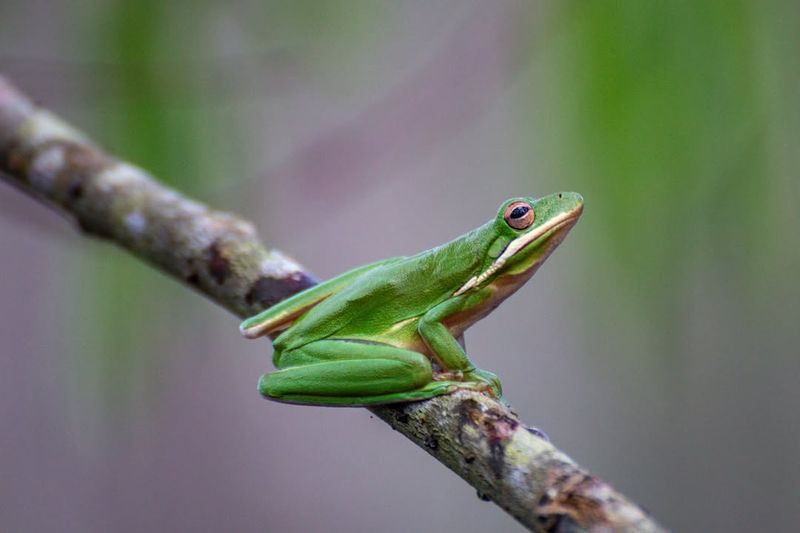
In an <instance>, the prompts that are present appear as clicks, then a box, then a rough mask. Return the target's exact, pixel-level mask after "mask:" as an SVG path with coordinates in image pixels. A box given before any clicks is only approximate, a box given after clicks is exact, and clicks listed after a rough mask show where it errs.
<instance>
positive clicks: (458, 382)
mask: <svg viewBox="0 0 800 533" xmlns="http://www.w3.org/2000/svg"><path fill="white" fill-rule="evenodd" d="M521 202H524V204H520V203H521ZM511 204H514V206H512V205H511ZM517 205H527V206H529V208H530V209H531V210H532V212H533V220H532V222H531V223H530V225H529V226H528V227H525V228H524V229H515V228H514V227H512V226H511V225H510V224H511V223H512V222H516V221H514V220H511V221H510V220H509V217H512V215H510V214H509V210H513V209H514V207H515V206H517ZM509 206H511V207H509ZM582 211H583V198H581V196H580V195H579V194H577V193H558V194H553V195H550V196H545V197H543V198H539V199H535V198H528V197H524V198H513V199H511V200H508V201H506V202H504V203H503V205H502V206H501V207H500V210H499V211H498V214H497V216H496V217H495V218H494V219H492V220H490V221H489V222H487V223H486V224H484V225H482V226H480V227H479V228H477V229H474V230H472V231H470V232H469V233H467V234H466V235H463V236H461V237H459V238H457V239H455V240H453V241H450V242H448V243H446V244H443V245H441V246H438V247H436V248H433V249H431V250H427V251H425V252H422V253H420V254H417V255H414V256H411V257H395V258H392V259H385V260H383V261H378V262H376V263H371V264H369V265H365V266H362V267H359V268H356V269H353V270H350V271H349V272H345V273H344V274H341V275H340V276H337V277H335V278H333V279H330V280H328V281H326V282H324V283H321V284H319V285H316V286H314V287H311V288H310V289H308V290H305V291H303V292H301V293H298V294H296V295H294V296H292V297H291V298H288V299H286V300H284V301H282V302H280V303H278V304H277V305H275V306H273V307H270V308H269V309H267V310H265V311H263V312H261V313H259V314H258V315H256V316H253V317H251V318H249V319H247V320H245V321H244V322H242V325H241V328H240V329H241V331H242V333H243V334H244V335H245V336H246V337H248V338H256V337H261V336H264V335H270V336H273V337H274V336H275V335H277V337H276V338H275V340H274V342H273V346H274V349H275V353H274V356H273V362H274V364H275V367H276V368H277V369H278V370H276V371H274V372H271V373H269V374H266V375H264V376H262V377H261V379H260V381H259V384H258V387H259V391H260V392H261V394H263V395H264V396H266V397H268V398H270V399H273V400H277V401H282V402H290V403H300V404H311V405H330V406H366V405H378V404H388V403H396V402H408V401H415V400H423V399H426V398H431V397H433V396H437V395H440V394H447V393H449V392H453V391H454V390H457V389H474V390H479V391H483V392H486V393H488V394H490V395H492V396H494V397H495V398H498V399H500V400H502V389H501V387H500V382H499V380H498V379H497V376H495V375H494V374H492V373H491V372H487V371H485V370H481V369H479V368H476V367H475V365H474V364H472V361H470V360H469V358H468V357H467V354H466V353H465V351H464V342H463V333H464V330H465V329H467V328H468V327H469V326H471V325H472V324H474V323H475V322H476V321H478V320H480V319H481V318H483V317H484V316H486V315H487V314H489V313H490V312H491V311H492V310H493V309H494V308H495V307H497V306H498V305H499V304H500V303H501V302H502V301H503V300H504V299H506V298H507V297H508V296H509V295H511V294H512V293H513V292H514V291H516V290H517V289H518V288H519V287H521V286H522V285H523V284H524V283H525V282H526V281H527V280H528V279H530V277H531V276H532V275H533V274H534V272H535V271H536V269H537V268H538V267H539V266H540V265H541V264H542V263H543V262H544V260H545V259H547V257H548V256H549V255H550V253H551V252H552V251H553V250H554V249H555V248H556V246H558V244H559V243H560V242H561V240H562V239H563V238H564V237H565V236H566V234H567V233H568V232H569V230H570V229H571V228H572V226H573V225H574V224H575V222H576V221H577V220H578V217H580V214H581V212H582ZM514 216H519V215H518V214H515V215H514Z"/></svg>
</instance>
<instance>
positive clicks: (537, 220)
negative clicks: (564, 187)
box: [456, 192, 583, 294]
mask: <svg viewBox="0 0 800 533" xmlns="http://www.w3.org/2000/svg"><path fill="white" fill-rule="evenodd" d="M582 212H583V197H582V196H581V195H580V194H578V193H575V192H560V193H556V194H551V195H550V196H545V197H543V198H530V197H520V198H512V199H510V200H507V201H505V202H503V205H501V206H500V209H499V211H498V212H497V216H496V217H495V219H494V221H492V229H493V232H494V234H495V239H494V242H493V243H492V245H491V247H490V249H489V254H488V255H489V258H490V259H491V262H489V263H488V264H487V265H486V267H485V269H484V270H483V272H481V273H480V274H478V275H476V276H474V277H473V278H471V279H470V280H469V281H468V282H467V283H465V284H464V285H463V286H462V287H461V288H460V289H459V290H458V291H457V292H456V294H462V293H464V292H466V291H468V290H470V289H471V288H473V287H477V286H480V285H482V284H483V283H484V282H485V281H487V280H489V279H496V278H498V277H506V276H513V277H514V278H521V279H522V280H523V281H524V280H525V279H527V278H529V277H530V276H531V275H533V273H534V272H535V271H536V269H537V268H539V266H540V265H541V264H542V263H544V261H545V259H547V257H548V256H549V255H550V254H551V253H552V252H553V250H555V248H556V247H557V246H558V245H559V244H560V243H561V241H562V240H564V237H566V235H567V233H569V230H570V229H572V226H574V225H575V223H576V222H577V221H578V218H579V217H580V216H581V213H582Z"/></svg>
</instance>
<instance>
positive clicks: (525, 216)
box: [503, 202, 534, 229]
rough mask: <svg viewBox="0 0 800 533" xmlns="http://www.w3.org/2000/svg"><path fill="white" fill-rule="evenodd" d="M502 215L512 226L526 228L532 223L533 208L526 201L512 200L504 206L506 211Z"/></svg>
mask: <svg viewBox="0 0 800 533" xmlns="http://www.w3.org/2000/svg"><path fill="white" fill-rule="evenodd" d="M503 217H504V218H505V219H506V223H507V224H508V225H509V226H511V227H512V228H514V229H526V228H529V227H530V225H531V224H533V218H534V215H533V208H532V207H531V204H529V203H528V202H514V203H512V204H509V206H508V207H506V213H505V215H503Z"/></svg>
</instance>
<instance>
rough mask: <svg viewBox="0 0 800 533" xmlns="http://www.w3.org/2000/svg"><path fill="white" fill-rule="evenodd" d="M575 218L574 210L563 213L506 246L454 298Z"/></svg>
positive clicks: (478, 283)
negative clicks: (543, 236)
mask: <svg viewBox="0 0 800 533" xmlns="http://www.w3.org/2000/svg"><path fill="white" fill-rule="evenodd" d="M574 218H575V211H574V210H573V211H567V212H566V213H561V214H559V215H558V216H556V217H554V218H552V219H550V220H548V221H547V222H545V223H544V224H542V225H541V226H539V227H538V228H536V229H535V230H533V231H531V232H530V233H525V234H523V235H520V236H519V237H517V238H516V239H514V240H513V241H511V242H510V243H509V244H508V246H506V249H505V250H503V253H502V254H500V257H498V258H497V259H495V260H494V262H493V263H492V264H491V265H489V268H487V269H486V270H485V271H483V272H481V273H480V274H479V275H477V276H472V277H471V278H470V279H469V281H467V282H466V283H465V284H464V285H462V286H461V288H460V289H458V290H457V291H456V292H455V293H453V296H459V295H461V294H464V293H465V292H467V291H468V290H470V289H472V288H474V287H477V286H479V285H480V284H481V283H483V282H484V281H486V280H487V279H488V278H489V276H491V275H492V274H494V273H495V272H497V271H498V270H500V269H501V268H502V267H503V265H505V264H506V261H508V259H509V257H512V256H513V255H514V254H516V253H517V252H519V251H520V250H522V249H523V248H525V247H526V246H527V245H528V244H530V243H532V242H533V241H535V240H536V239H538V238H539V237H541V236H542V235H544V234H545V233H547V232H548V231H550V230H552V229H555V228H557V227H558V226H560V225H562V224H564V223H566V222H568V221H570V220H573V219H574Z"/></svg>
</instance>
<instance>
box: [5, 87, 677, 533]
mask: <svg viewBox="0 0 800 533" xmlns="http://www.w3.org/2000/svg"><path fill="white" fill-rule="evenodd" d="M0 171H2V177H3V178H4V179H5V180H7V181H10V182H12V183H14V184H16V185H17V186H19V188H21V189H22V190H24V191H26V192H28V193H29V194H32V195H34V196H36V197H38V198H40V199H42V200H44V201H45V202H47V203H49V204H51V205H55V206H58V207H59V208H61V209H62V210H63V211H64V212H65V213H67V214H68V215H69V216H71V217H72V218H73V219H74V220H75V221H76V223H77V224H78V226H79V227H80V228H81V229H82V230H83V231H85V232H87V233H90V234H93V235H95V236H98V237H102V238H106V239H109V240H111V241H113V242H116V243H117V244H119V245H120V246H122V247H124V248H126V249H128V250H130V251H132V252H134V253H135V254H136V255H138V256H139V257H141V258H143V259H145V260H146V261H148V262H150V263H152V264H154V265H156V266H158V267H159V268H161V269H162V270H164V271H166V272H168V273H170V274H172V275H173V276H175V277H176V278H177V279H179V280H180V281H182V282H184V283H185V284H187V285H190V286H192V287H193V288H195V289H196V290H198V291H200V292H201V293H203V294H205V295H207V296H208V297H209V298H211V299H212V300H214V301H216V302H218V303H219V304H220V305H222V306H223V307H225V308H227V309H228V310H230V311H231V312H233V313H235V314H236V315H238V316H240V317H245V316H249V315H251V314H254V313H256V312H258V311H260V310H262V309H264V308H266V307H269V306H270V305H272V304H274V303H275V302H277V301H279V300H281V299H283V298H285V297H287V296H289V295H291V294H294V293H295V292H298V291H300V290H303V289H305V288H307V287H309V286H311V285H313V284H314V283H315V282H316V281H315V280H314V278H313V277H312V276H311V275H309V274H308V273H307V272H305V271H304V269H303V268H302V267H301V266H300V265H298V264H297V263H295V262H294V261H292V260H291V259H289V258H288V257H286V256H285V255H283V254H281V253H280V252H278V251H276V250H270V249H267V248H265V247H264V246H263V245H262V244H261V243H260V242H259V240H258V238H257V236H256V232H255V229H254V228H253V226H252V224H250V223H249V222H247V221H244V220H242V219H240V218H238V217H236V216H234V215H231V214H227V213H222V212H219V211H213V210H211V209H210V208H208V207H206V206H205V205H203V204H200V203H198V202H196V201H194V200H191V199H189V198H186V197H184V196H182V195H180V194H178V193H177V192H175V191H174V190H171V189H169V188H167V187H165V186H164V185H161V184H159V183H158V182H157V181H155V179H153V178H152V177H151V176H150V175H149V174H147V173H146V172H145V171H143V170H141V169H139V168H137V167H135V166H132V165H130V164H128V163H124V162H121V161H118V160H116V159H114V158H112V157H110V156H108V155H107V154H105V153H104V152H102V151H101V150H100V149H99V148H98V147H97V146H95V145H94V143H92V142H91V141H90V140H88V139H87V138H86V137H84V136H83V135H82V134H81V133H79V132H78V131H76V130H74V129H72V128H71V127H69V126H68V125H66V124H65V123H63V122H62V121H60V120H59V119H58V118H56V117H55V116H53V115H52V114H50V113H49V112H47V111H45V110H42V109H39V108H37V107H36V106H35V105H34V104H33V103H32V102H31V101H30V99H28V98H27V97H26V96H24V95H23V94H21V93H20V92H19V91H18V90H17V89H15V88H14V87H13V86H12V85H11V84H10V83H8V81H6V80H5V79H4V78H2V77H0ZM372 412H373V413H375V414H376V415H377V416H378V417H380V418H381V419H383V420H384V421H386V422H387V423H389V424H390V425H391V426H392V427H393V428H394V429H396V430H397V431H399V432H400V433H402V434H403V435H405V436H406V437H408V438H409V439H411V440H412V441H414V442H415V443H416V444H417V445H419V446H420V447H422V448H423V449H424V450H426V451H427V452H428V453H430V454H431V455H433V456H434V457H436V459H438V460H439V461H441V462H442V463H443V464H445V465H447V466H448V467H449V468H450V469H451V470H453V471H454V472H456V473H457V474H458V475H459V476H461V477H462V478H464V479H465V480H466V481H467V482H468V483H470V484H471V485H473V486H474V487H475V488H476V489H477V491H478V494H479V495H480V496H481V497H483V498H484V499H488V500H492V501H494V502H495V503H497V505H499V506H500V507H502V508H503V509H505V510H506V511H508V512H509V513H510V514H511V515H513V516H514V517H515V518H516V519H517V520H519V521H520V522H521V523H522V524H524V525H525V526H526V527H528V528H529V529H531V530H535V531H663V529H662V528H661V527H660V526H659V525H657V524H656V523H655V522H654V521H653V520H652V519H651V518H650V517H649V516H648V515H647V514H646V513H644V512H643V511H642V510H641V509H640V508H639V507H637V506H636V505H635V504H634V503H632V502H631V501H630V500H628V499H627V498H625V497H624V496H623V495H621V494H620V493H618V492H617V491H615V490H614V489H613V488H611V487H610V486H609V485H608V484H606V483H605V482H603V481H602V480H600V479H598V478H596V477H594V476H592V475H590V474H589V473H587V472H586V471H585V470H583V469H581V468H580V467H579V466H578V465H576V464H575V463H574V462H573V461H572V460H571V459H570V458H569V457H567V456H566V455H565V454H564V453H562V452H561V451H559V450H558V449H556V448H555V447H554V446H553V445H552V444H550V443H549V442H548V441H547V439H546V437H544V436H543V435H542V434H541V433H540V432H539V431H537V430H535V429H532V428H530V427H528V426H526V425H524V424H523V423H522V422H521V421H520V420H519V419H518V418H517V416H516V414H514V413H513V412H511V411H510V410H509V409H508V408H506V407H504V406H503V405H501V404H499V403H497V402H495V401H494V400H492V399H490V398H487V397H485V396H483V395H481V394H478V393H474V392H468V391H461V392H458V393H455V394H452V395H449V396H441V397H438V398H435V399H432V400H428V401H424V402H416V403H411V404H404V405H399V406H386V407H376V408H373V409H372Z"/></svg>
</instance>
